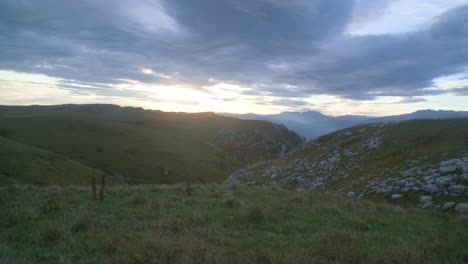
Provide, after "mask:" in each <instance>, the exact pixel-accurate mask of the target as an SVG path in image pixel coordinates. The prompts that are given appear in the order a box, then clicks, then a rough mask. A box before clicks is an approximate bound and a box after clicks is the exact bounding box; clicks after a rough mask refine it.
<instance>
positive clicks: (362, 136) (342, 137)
mask: <svg viewBox="0 0 468 264" xmlns="http://www.w3.org/2000/svg"><path fill="white" fill-rule="evenodd" d="M346 133H350V135H346ZM376 136H382V145H381V146H380V147H378V148H377V149H373V150H368V149H365V148H363V145H364V144H366V143H367V142H369V139H371V138H376ZM344 150H349V151H352V152H354V153H357V155H355V156H352V157H347V156H346V155H343V154H342V155H341V156H340V160H339V162H337V163H336V166H335V167H334V168H333V169H331V170H330V171H326V170H320V169H321V168H320V167H321V166H322V167H323V165H320V162H321V161H326V160H327V159H329V158H330V157H333V156H335V155H334V153H336V151H337V152H339V153H343V151H344ZM467 152H468V118H462V119H442V120H413V121H405V122H398V123H389V124H385V125H360V126H356V127H352V128H348V129H344V130H340V131H337V132H334V133H331V134H328V135H325V136H322V137H320V138H318V139H317V140H314V141H311V142H309V143H307V145H305V146H303V147H302V148H300V149H298V150H297V151H295V152H294V153H291V155H289V156H288V157H286V158H283V159H274V160H271V161H268V162H266V163H263V164H259V165H258V166H256V167H255V168H253V169H250V170H249V171H251V172H252V174H251V175H249V176H247V177H244V178H243V179H242V180H241V181H242V182H252V181H254V182H255V183H256V184H257V185H263V184H266V185H269V184H270V183H271V181H272V178H271V177H270V175H271V173H270V174H269V173H267V171H268V170H269V169H271V168H274V167H283V168H285V169H284V170H283V171H282V172H280V173H278V174H279V176H278V177H277V178H275V181H279V179H281V178H285V177H287V176H290V175H307V173H308V172H310V171H309V170H307V169H306V170H301V169H300V167H301V166H297V161H300V160H307V161H311V162H314V163H316V164H319V166H318V168H319V169H318V170H315V171H314V172H313V173H312V175H311V176H305V178H308V179H315V178H317V177H322V176H325V177H328V178H335V179H333V180H329V181H325V184H323V185H322V186H321V187H320V188H319V189H322V190H326V191H340V192H341V193H346V192H347V191H356V190H357V189H359V188H362V187H363V186H365V185H367V182H368V180H369V179H373V178H378V179H385V178H387V177H394V176H398V175H399V173H400V172H401V171H403V170H406V169H409V168H412V167H414V166H418V167H421V168H423V167H425V166H431V165H436V164H438V163H439V162H441V161H443V160H448V159H452V158H457V157H459V155H460V154H464V153H467ZM421 157H425V159H423V160H421ZM417 159H419V160H418V163H417V165H411V164H408V163H407V162H409V161H413V160H417ZM297 168H299V169H298V170H296V169H297ZM322 169H323V168H322ZM342 172H344V173H345V174H346V175H347V177H342V176H340V175H341V173H342ZM363 177H364V178H363ZM287 187H291V188H297V187H301V186H298V185H295V184H294V183H291V184H289V186H287ZM372 195H373V198H375V199H380V198H382V195H374V194H372ZM419 195H424V193H422V192H418V193H416V194H414V195H413V194H409V197H408V198H409V199H410V200H415V201H418V199H419ZM385 196H388V195H385ZM387 198H388V197H387ZM441 199H442V200H444V199H445V198H444V197H442V198H441ZM442 200H441V202H442ZM449 200H455V201H458V200H460V201H463V200H464V199H463V197H456V198H450V199H449Z"/></svg>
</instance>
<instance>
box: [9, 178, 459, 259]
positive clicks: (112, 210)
mask: <svg viewBox="0 0 468 264" xmlns="http://www.w3.org/2000/svg"><path fill="white" fill-rule="evenodd" d="M0 203H1V208H2V213H1V214H0V226H1V227H2V228H0V263H410V264H413V263H414V264H417V263H428V264H429V263H454V264H455V263H467V262H468V252H467V251H466V245H467V244H468V237H467V236H466V233H467V232H468V223H467V218H466V217H462V216H460V215H455V214H450V213H441V212H436V211H433V210H425V211H423V210H421V209H415V208H407V207H406V208H402V207H398V206H392V205H388V204H382V203H374V202H370V201H367V200H348V199H345V198H339V197H332V196H329V195H325V194H320V193H309V192H301V193H298V192H296V191H288V190H279V189H261V188H249V187H240V186H235V187H225V188H223V187H221V186H219V185H202V186H193V190H192V193H191V195H186V194H185V191H184V187H183V186H177V185H175V186H156V185H145V186H115V187H111V188H109V189H108V191H107V193H106V195H105V199H104V201H103V203H102V204H100V205H98V204H96V203H94V201H93V200H92V198H91V192H90V190H89V189H88V188H82V187H81V188H75V187H64V188H57V187H35V186H27V185H21V186H15V185H13V186H9V187H6V188H5V187H0Z"/></svg>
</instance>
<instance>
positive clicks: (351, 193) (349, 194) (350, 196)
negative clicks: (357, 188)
mask: <svg viewBox="0 0 468 264" xmlns="http://www.w3.org/2000/svg"><path fill="white" fill-rule="evenodd" d="M355 196H356V194H355V193H354V192H348V193H347V194H346V197H348V198H354V197H355Z"/></svg>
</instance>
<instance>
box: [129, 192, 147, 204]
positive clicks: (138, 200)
mask: <svg viewBox="0 0 468 264" xmlns="http://www.w3.org/2000/svg"><path fill="white" fill-rule="evenodd" d="M146 203H148V199H147V198H146V196H144V195H142V194H137V195H135V196H133V198H132V204H134V205H144V204H146Z"/></svg>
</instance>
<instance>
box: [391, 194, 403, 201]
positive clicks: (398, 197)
mask: <svg viewBox="0 0 468 264" xmlns="http://www.w3.org/2000/svg"><path fill="white" fill-rule="evenodd" d="M401 197H403V195H401V194H398V193H395V194H392V199H393V200H396V199H400V198H401Z"/></svg>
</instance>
